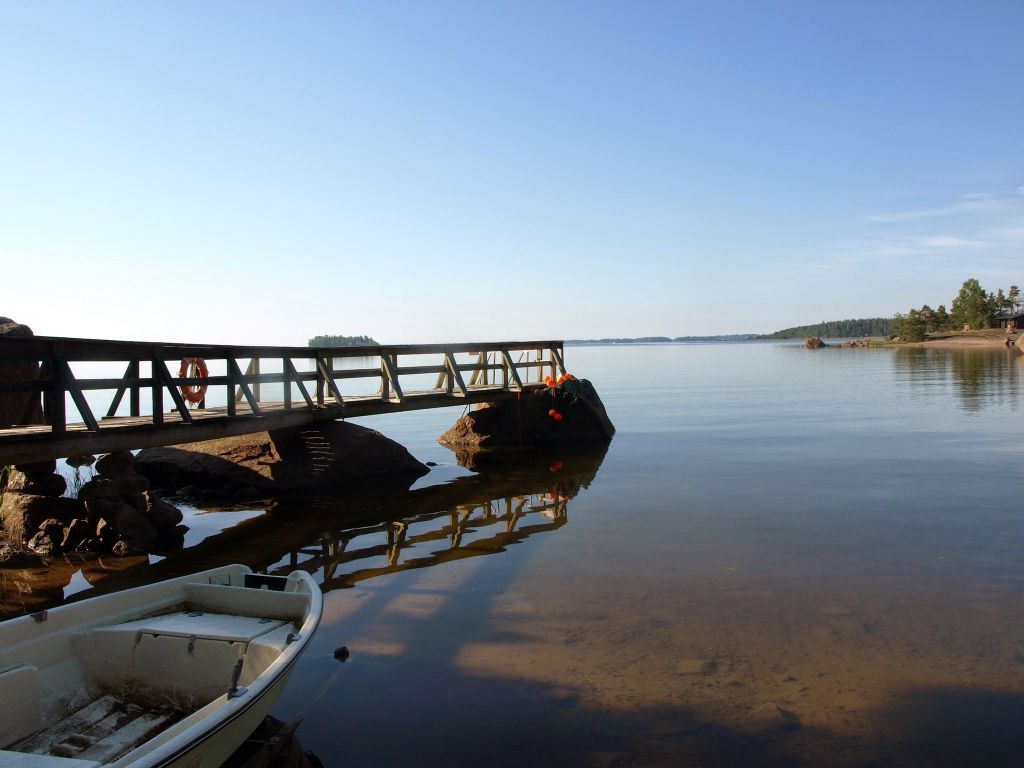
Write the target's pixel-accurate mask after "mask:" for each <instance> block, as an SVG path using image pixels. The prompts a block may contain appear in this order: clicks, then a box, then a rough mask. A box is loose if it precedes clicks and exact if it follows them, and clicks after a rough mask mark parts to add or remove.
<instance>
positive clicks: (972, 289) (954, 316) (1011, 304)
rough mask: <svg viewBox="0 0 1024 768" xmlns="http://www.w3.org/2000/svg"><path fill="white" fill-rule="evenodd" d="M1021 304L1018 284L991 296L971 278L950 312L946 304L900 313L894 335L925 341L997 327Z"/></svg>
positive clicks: (894, 319) (961, 290) (953, 303)
mask: <svg viewBox="0 0 1024 768" xmlns="http://www.w3.org/2000/svg"><path fill="white" fill-rule="evenodd" d="M1021 303H1022V299H1021V295H1020V289H1019V288H1018V287H1017V286H1016V285H1011V286H1010V288H1009V290H1007V291H1006V292H1005V293H1004V292H1003V289H1002V288H1000V289H999V290H997V291H996V292H995V293H989V292H988V291H986V290H985V289H984V288H982V287H981V283H979V282H978V281H977V280H975V279H974V278H973V277H972V278H971V279H970V280H965V281H964V284H963V285H962V286H961V287H960V293H958V294H957V295H956V297H955V298H954V299H953V302H952V304H951V305H950V307H949V311H948V312H947V311H946V305H945V304H939V306H938V308H936V309H932V308H931V307H929V306H928V305H927V304H925V305H924V306H923V307H921V308H920V309H911V310H910V311H908V312H907V313H906V314H897V315H896V316H895V317H894V318H893V319H892V324H893V331H892V332H893V333H895V334H896V335H897V336H899V337H900V339H902V340H903V341H923V340H924V338H925V337H926V336H927V335H928V334H929V333H937V332H941V331H960V330H981V329H984V328H998V327H999V317H1000V316H1001V315H1004V314H1006V313H1009V312H1013V311H1016V310H1018V309H1020V307H1021Z"/></svg>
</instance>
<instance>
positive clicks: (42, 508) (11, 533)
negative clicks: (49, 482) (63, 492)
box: [0, 491, 84, 544]
mask: <svg viewBox="0 0 1024 768" xmlns="http://www.w3.org/2000/svg"><path fill="white" fill-rule="evenodd" d="M76 517H84V507H83V505H82V502H80V501H79V500H78V499H65V498H53V497H50V496H36V495H34V494H30V493H19V492H17V491H8V492H7V493H5V494H4V495H3V501H0V522H2V524H3V529H4V534H5V536H6V537H7V538H8V539H10V540H11V541H13V542H15V543H16V544H19V543H20V544H28V542H29V541H30V540H31V539H32V537H33V536H35V535H36V533H37V532H38V530H39V528H40V526H41V525H42V524H43V523H44V522H46V521H48V520H51V519H53V520H57V521H58V522H59V523H60V524H61V525H70V523H71V521H72V520H74V519H75V518H76Z"/></svg>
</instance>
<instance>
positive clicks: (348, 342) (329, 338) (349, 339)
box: [307, 334, 380, 347]
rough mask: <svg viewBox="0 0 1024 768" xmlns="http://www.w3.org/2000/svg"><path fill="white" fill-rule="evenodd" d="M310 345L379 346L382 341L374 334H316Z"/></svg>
mask: <svg viewBox="0 0 1024 768" xmlns="http://www.w3.org/2000/svg"><path fill="white" fill-rule="evenodd" d="M307 346H310V347H379V346H380V342H379V341H377V340H376V339H374V338H373V337H372V336H341V335H331V334H327V335H323V336H314V337H313V338H312V339H310V340H309V342H308V344H307Z"/></svg>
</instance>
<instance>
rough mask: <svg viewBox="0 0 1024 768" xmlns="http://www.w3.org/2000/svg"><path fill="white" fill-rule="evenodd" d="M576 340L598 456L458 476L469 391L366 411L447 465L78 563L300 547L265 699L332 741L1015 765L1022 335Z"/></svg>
mask: <svg viewBox="0 0 1024 768" xmlns="http://www.w3.org/2000/svg"><path fill="white" fill-rule="evenodd" d="M567 357H568V359H567V364H568V366H569V368H570V370H572V371H573V372H574V373H576V374H577V375H579V376H583V377H587V378H590V379H591V380H593V381H594V383H595V384H596V385H597V387H598V390H599V392H600V393H601V395H602V398H603V399H604V401H605V404H606V406H607V408H608V412H609V414H610V416H611V418H612V419H613V421H614V422H615V424H616V426H617V428H618V430H619V431H618V434H617V436H616V437H615V439H614V440H613V441H612V443H611V445H610V446H609V448H608V451H607V454H606V455H604V456H603V457H601V456H589V457H572V456H570V455H568V454H566V455H564V456H560V458H562V459H563V460H564V461H565V467H564V468H563V469H562V470H559V471H557V472H552V471H550V465H551V458H552V457H541V458H539V459H538V461H537V462H536V463H535V464H534V465H532V466H527V467H519V468H515V469H514V470H508V471H503V472H498V473H494V474H491V475H487V476H474V475H470V474H468V473H466V472H465V471H463V470H459V469H457V468H454V467H452V466H451V465H452V459H451V455H450V454H449V453H448V452H447V451H446V450H445V449H443V448H441V447H440V446H437V445H436V443H435V442H434V441H435V439H436V437H437V435H439V434H440V433H441V432H442V431H444V429H446V428H447V427H448V426H449V425H450V424H451V422H452V421H453V420H454V418H455V417H456V416H457V413H455V412H453V411H443V410H439V411H425V412H419V413H409V414H402V415H398V416H386V417H378V418H374V419H366V420H362V421H363V423H367V424H369V425H371V426H374V427H375V428H378V429H380V430H381V431H383V432H384V433H385V434H387V435H389V436H391V437H393V438H395V439H397V440H399V441H400V442H402V443H403V444H405V445H406V446H407V447H408V448H409V449H410V450H411V451H412V452H413V454H414V455H416V456H417V457H418V458H420V459H421V460H424V461H427V460H432V461H438V462H441V463H442V464H445V465H447V466H442V467H440V468H439V469H438V470H437V471H436V474H435V473H432V474H433V475H434V478H435V479H442V480H444V481H445V482H444V484H442V485H440V486H434V487H421V488H419V490H416V491H414V492H413V493H412V494H410V495H406V496H402V497H400V498H395V497H384V498H377V499H363V500H351V499H349V500H331V499H322V500H317V501H315V502H312V503H311V504H309V505H302V506H301V507H296V506H294V505H292V506H291V507H285V508H277V509H275V510H273V511H272V512H271V513H268V514H263V515H260V514H259V510H254V511H252V512H251V513H250V514H239V513H238V512H229V513H208V514H205V515H203V516H202V519H201V520H200V519H198V518H193V520H194V522H195V523H196V524H197V525H198V524H201V526H202V540H199V541H195V543H194V545H193V546H191V547H190V549H188V550H186V552H185V553H183V554H182V555H178V556H174V557H171V558H168V559H167V560H165V561H163V562H161V563H156V564H154V565H146V564H145V563H141V562H138V561H136V562H133V563H130V562H121V563H115V564H113V566H112V565H111V564H110V563H106V564H104V567H99V566H97V565H96V564H91V565H90V566H89V568H88V569H86V570H84V571H82V573H79V574H76V575H75V579H74V580H73V585H75V584H77V585H79V586H80V585H81V584H82V582H83V580H87V581H88V583H98V584H100V586H101V588H115V587H117V586H121V585H124V584H128V583H134V582H137V581H138V580H140V579H142V580H146V579H154V578H160V577H162V576H164V575H170V574H171V573H176V572H182V571H188V570H194V569H195V568H196V567H203V566H207V565H214V564H217V563H219V562H232V561H236V560H241V561H242V562H248V563H249V564H250V565H253V566H254V567H259V568H268V569H270V570H275V569H278V570H288V569H289V568H291V567H292V566H293V564H304V565H305V567H308V568H309V569H310V570H314V571H315V572H316V574H317V576H318V578H320V579H321V580H322V581H324V582H325V588H326V589H327V590H328V591H327V593H326V599H325V605H326V609H325V615H324V624H323V626H322V629H321V631H320V633H319V634H318V636H317V638H316V639H315V641H314V644H313V647H312V648H311V649H310V651H309V652H308V653H307V654H306V656H305V657H304V658H303V659H302V661H301V663H300V664H299V666H298V667H297V669H296V672H295V675H294V677H293V679H292V682H291V684H290V685H289V688H288V689H287V691H286V692H285V695H284V696H283V698H282V699H281V701H280V703H279V705H278V707H277V709H276V710H275V714H277V715H278V716H279V717H280V718H281V719H283V720H289V719H291V718H292V717H294V716H296V715H298V714H302V715H303V716H304V721H303V725H302V726H301V729H300V731H299V735H300V738H301V739H302V742H303V745H304V746H305V747H306V748H307V749H311V750H312V751H314V752H315V753H316V754H317V755H318V756H319V757H320V758H321V759H322V760H323V761H324V763H325V764H326V765H329V766H331V765H338V766H341V765H356V766H359V765H374V766H386V765H467V766H469V765H482V764H492V765H522V764H527V763H535V764H552V765H554V764H558V765H607V766H626V765H701V764H704V765H755V764H778V765H821V764H830V765H1019V764H1020V755H1021V754H1024V751H1022V750H1024V736H1022V733H1024V729H1022V728H1021V727H1020V723H1021V722H1024V611H1022V609H1024V560H1022V557H1021V555H1022V544H1024V531H1022V525H1021V523H1022V513H1021V511H1020V509H1021V504H1020V500H1021V498H1022V491H1024V471H1022V468H1024V461H1022V459H1024V456H1022V453H1024V437H1022V429H1021V427H1022V426H1024V423H1022V415H1021V413H1020V411H1019V407H1018V406H1019V402H1020V389H1021V387H1020V381H1021V374H1022V371H1024V367H1022V366H1024V364H1022V362H1021V361H1022V360H1024V356H1019V355H1017V354H1016V353H1014V352H1006V351H1003V350H992V351H975V350H971V351H963V352H959V351H958V352H941V351H934V350H859V349H854V350H830V349H829V350H818V351H808V350H804V349H802V348H800V347H797V346H786V345H767V344H763V345H762V344H741V345H687V346H678V345H667V346H643V347H611V348H609V347H586V348H570V349H568V350H567ZM420 485H428V484H426V483H421V484H420ZM581 485H589V487H581ZM552 496H554V498H552ZM566 497H572V498H571V500H566ZM517 510H518V514H517ZM217 515H225V517H224V518H223V519H224V524H223V525H218V523H217V520H216V517H217ZM243 518H245V519H243ZM186 522H190V521H186ZM227 526H230V527H227ZM222 528H223V530H221V529H222ZM325 531H328V532H329V533H328V534H327V535H324V532H325ZM195 538H196V539H199V538H200V537H199V536H198V535H197V536H196V537H195ZM190 543H191V541H190ZM80 567H81V565H80V564H69V566H68V568H69V569H74V570H73V571H71V572H74V571H77V570H79V569H80ZM111 567H118V568H120V569H121V571H122V573H121V574H118V573H111V572H110V571H109V570H107V569H109V568H111ZM7 578H8V580H9V581H10V580H13V579H15V578H20V579H21V582H20V583H21V585H22V586H20V587H18V589H20V590H22V592H21V594H22V596H23V597H22V599H23V600H28V601H29V602H34V600H33V597H38V598H39V600H43V601H45V600H51V601H52V599H53V598H54V597H55V596H56V595H55V593H53V592H50V593H47V592H46V590H45V589H44V588H43V587H42V586H41V584H40V582H39V581H38V576H33V575H32V574H20V575H18V576H15V575H14V574H9V575H8V577H7ZM32 578H36V579H37V581H36V582H34V583H35V584H36V586H32V582H31V579H32ZM26 585H28V586H26ZM76 588H77V587H76ZM25 590H29V591H28V592H26V591H25ZM31 590H35V591H34V592H32V591H31ZM10 594H11V592H10V590H6V591H5V595H8V596H9V595H10ZM26 594H27V595H29V597H25V595H26ZM342 644H344V645H347V646H348V647H349V648H350V649H351V651H352V658H351V659H350V660H349V662H347V663H346V664H344V665H341V664H339V663H338V662H336V661H334V660H333V658H332V657H331V652H332V651H333V649H334V648H335V647H337V646H339V645H342Z"/></svg>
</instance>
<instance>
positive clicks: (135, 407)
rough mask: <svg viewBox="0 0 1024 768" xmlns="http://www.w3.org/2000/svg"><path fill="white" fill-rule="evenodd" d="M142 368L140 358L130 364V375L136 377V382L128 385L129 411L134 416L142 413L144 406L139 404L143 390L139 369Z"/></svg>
mask: <svg viewBox="0 0 1024 768" xmlns="http://www.w3.org/2000/svg"><path fill="white" fill-rule="evenodd" d="M141 370H142V364H141V362H140V361H139V360H132V361H131V362H130V363H129V364H128V375H129V376H130V377H131V378H133V379H135V382H134V383H133V384H131V385H130V386H129V387H128V413H129V414H130V415H132V416H139V415H140V414H141V413H142V408H141V406H140V404H139V392H140V390H141V387H140V386H139V379H140V378H142V375H141V374H140V373H139V371H141Z"/></svg>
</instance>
